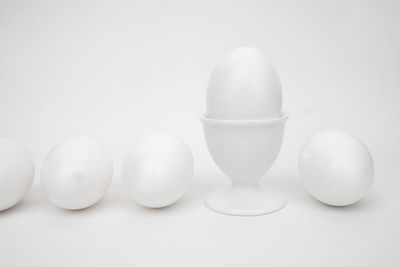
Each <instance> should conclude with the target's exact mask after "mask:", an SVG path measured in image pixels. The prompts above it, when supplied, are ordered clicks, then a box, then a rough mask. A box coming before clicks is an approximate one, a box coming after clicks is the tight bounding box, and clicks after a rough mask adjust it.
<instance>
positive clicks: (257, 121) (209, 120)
mask: <svg viewBox="0 0 400 267" xmlns="http://www.w3.org/2000/svg"><path fill="white" fill-rule="evenodd" d="M288 117H289V114H288V113H287V112H281V113H280V114H279V115H278V116H277V117H273V118H268V119H250V120H248V119H239V120H235V119H232V120H231V119H214V118H210V117H208V116H207V113H203V114H202V115H201V116H200V121H201V122H202V123H203V124H225V125H238V126H240V125H243V126H246V125H263V124H275V123H281V122H285V121H286V120H287V119H288Z"/></svg>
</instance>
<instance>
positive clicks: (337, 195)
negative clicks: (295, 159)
mask: <svg viewBox="0 0 400 267" xmlns="http://www.w3.org/2000/svg"><path fill="white" fill-rule="evenodd" d="M299 171H300V175H301V177H302V180H303V183H304V186H305V188H306V189H307V191H308V192H309V193H310V194H311V195H312V196H313V197H315V198H316V199H318V200H319V201H321V202H323V203H325V204H328V205H332V206H347V205H350V204H353V203H355V202H357V201H359V200H360V199H361V198H363V197H364V196H365V194H366V193H367V191H368V189H369V188H370V186H371V184H372V180H373V176H374V164H373V160H372V157H371V155H370V153H369V151H368V149H367V147H366V146H365V145H364V144H363V143H362V142H361V141H360V140H358V139H357V138H355V137H353V136H352V135H350V134H348V133H346V132H343V131H339V130H326V131H322V132H319V133H317V134H315V135H314V136H313V137H312V138H310V139H309V141H308V142H307V143H306V144H305V145H304V146H303V148H302V150H301V152H300V157H299Z"/></svg>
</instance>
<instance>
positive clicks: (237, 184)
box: [200, 113, 288, 216]
mask: <svg viewBox="0 0 400 267" xmlns="http://www.w3.org/2000/svg"><path fill="white" fill-rule="evenodd" d="M287 118H288V115H287V114H286V113H283V114H282V115H281V116H279V117H276V118H271V119H262V120H219V119H211V118H208V117H207V116H206V115H203V116H201V118H200V120H201V121H202V123H203V126H204V133H205V138H206V142H207V146H208V150H209V152H210V154H211V156H212V158H213V159H214V161H215V163H216V164H217V165H218V167H219V168H220V169H221V170H222V172H224V173H225V174H226V175H227V176H228V177H229V178H230V179H231V182H232V183H231V185H229V186H226V187H224V188H221V189H217V190H216V191H214V192H211V193H210V194H209V195H208V196H207V198H206V200H205V205H206V206H207V207H208V208H210V209H211V210H214V211H216V212H219V213H223V214H227V215H237V216H253V215H263V214H269V213H272V212H275V211H278V210H280V209H282V208H283V207H284V206H285V204H286V200H285V198H284V197H283V196H282V195H281V194H280V193H278V192H275V191H273V190H271V189H268V188H262V187H261V186H260V185H259V180H260V179H261V177H262V176H263V175H264V174H265V173H266V172H267V171H268V170H269V169H270V167H271V166H272V164H273V163H274V161H275V159H276V158H277V156H278V154H279V151H280V148H281V144H282V140H283V133H284V128H285V122H286V120H287Z"/></svg>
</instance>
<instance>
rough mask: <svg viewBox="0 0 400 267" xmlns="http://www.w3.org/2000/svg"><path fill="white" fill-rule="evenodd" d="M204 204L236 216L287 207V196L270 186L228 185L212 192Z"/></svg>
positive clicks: (263, 212)
mask: <svg viewBox="0 0 400 267" xmlns="http://www.w3.org/2000/svg"><path fill="white" fill-rule="evenodd" d="M204 204H205V205H206V207H208V208H209V209H211V210H213V211H216V212H219V213H222V214H226V215H234V216H256V215H265V214H270V213H273V212H275V211H278V210H280V209H282V208H283V207H285V205H286V200H285V198H284V197H283V196H282V195H281V194H280V193H279V192H276V191H273V190H271V189H269V188H261V187H260V186H253V187H246V188H240V187H233V186H226V187H223V188H220V189H217V190H215V191H213V192H211V193H210V194H209V195H208V196H207V198H206V200H205V201H204Z"/></svg>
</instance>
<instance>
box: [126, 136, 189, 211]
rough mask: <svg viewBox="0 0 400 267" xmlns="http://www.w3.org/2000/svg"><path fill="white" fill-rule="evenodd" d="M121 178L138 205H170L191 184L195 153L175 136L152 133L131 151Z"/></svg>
mask: <svg viewBox="0 0 400 267" xmlns="http://www.w3.org/2000/svg"><path fill="white" fill-rule="evenodd" d="M122 177H123V181H124V184H125V186H126V188H127V190H128V192H129V194H130V195H131V197H133V199H135V200H136V201H137V202H138V203H140V204H142V205H144V206H146V207H150V208H161V207H165V206H168V205H171V204H173V203H175V202H176V201H177V200H178V199H179V198H181V197H182V196H183V194H184V193H185V192H186V190H187V189H188V187H189V186H190V184H191V182H192V178H193V156H192V152H191V151H190V149H189V147H188V146H187V145H186V143H185V142H184V141H183V140H182V139H180V138H179V137H177V136H176V135H174V134H172V133H168V132H154V133H151V134H149V135H147V136H145V137H144V138H143V139H142V140H141V141H140V142H139V143H138V144H137V145H136V146H133V147H132V148H130V150H129V151H128V153H127V155H126V158H125V161H124V164H123V167H122Z"/></svg>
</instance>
